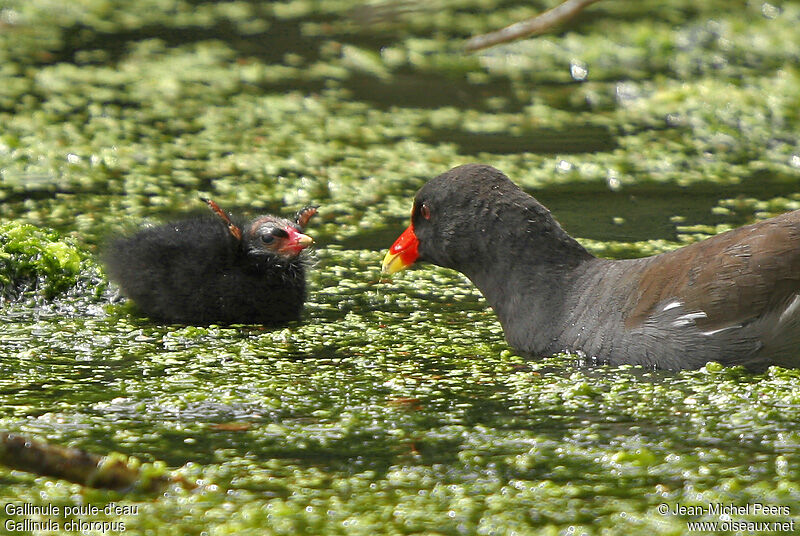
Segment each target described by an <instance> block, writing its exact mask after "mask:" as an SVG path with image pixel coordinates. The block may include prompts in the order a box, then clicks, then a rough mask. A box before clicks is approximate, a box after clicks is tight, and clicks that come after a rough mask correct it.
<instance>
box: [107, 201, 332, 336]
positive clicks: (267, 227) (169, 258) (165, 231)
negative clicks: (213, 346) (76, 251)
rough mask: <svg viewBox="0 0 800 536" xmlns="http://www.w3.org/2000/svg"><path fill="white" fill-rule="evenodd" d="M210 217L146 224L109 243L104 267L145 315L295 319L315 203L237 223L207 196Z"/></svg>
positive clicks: (206, 320) (184, 319) (187, 319)
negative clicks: (288, 215) (292, 213)
mask: <svg viewBox="0 0 800 536" xmlns="http://www.w3.org/2000/svg"><path fill="white" fill-rule="evenodd" d="M203 201H205V202H206V203H207V204H208V205H209V207H210V208H211V209H212V210H213V211H214V213H215V214H216V216H212V215H209V216H206V217H195V218H191V219H186V220H182V221H178V222H174V223H167V224H165V225H161V226H158V227H151V228H149V229H144V230H142V231H140V232H138V233H136V234H134V235H133V236H129V237H123V238H119V239H117V240H115V241H113V242H112V243H111V245H110V247H109V248H108V249H107V250H106V252H105V254H104V258H103V260H104V262H105V265H106V270H107V272H108V275H109V277H110V278H111V280H113V281H114V282H116V283H117V284H118V285H119V286H120V288H121V289H122V292H123V293H124V294H125V295H126V296H128V297H129V298H131V299H132V300H133V301H134V302H135V303H136V305H137V306H138V307H139V308H140V309H141V310H142V311H143V312H144V313H145V314H146V315H147V316H149V317H150V318H152V319H154V320H159V321H166V322H175V323H182V324H210V323H222V324H231V323H248V324H252V323H258V324H267V325H275V324H281V323H285V322H287V321H290V320H295V319H297V318H299V316H300V313H301V311H302V309H303V302H304V301H305V297H306V280H305V260H304V258H303V255H301V253H302V251H303V250H304V249H305V248H306V247H308V246H309V245H310V244H312V243H313V240H312V239H311V237H309V236H307V235H305V234H303V233H302V230H303V228H304V227H305V226H306V224H307V223H308V220H309V219H311V217H312V216H313V215H314V214H316V212H317V207H306V208H304V209H302V210H301V211H299V212H298V213H297V216H296V217H295V220H294V221H289V220H286V219H283V218H279V217H277V216H259V217H258V218H256V219H255V220H253V221H252V222H250V223H247V224H244V225H243V224H241V223H236V222H234V221H232V220H231V219H230V217H229V216H228V215H227V214H226V213H225V212H224V211H223V210H222V209H220V208H219V206H218V205H217V204H216V203H214V202H213V201H211V200H207V199H203Z"/></svg>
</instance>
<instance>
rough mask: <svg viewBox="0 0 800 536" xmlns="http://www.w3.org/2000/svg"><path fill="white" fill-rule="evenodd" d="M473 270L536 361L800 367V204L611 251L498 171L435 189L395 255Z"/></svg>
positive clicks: (391, 256)
mask: <svg viewBox="0 0 800 536" xmlns="http://www.w3.org/2000/svg"><path fill="white" fill-rule="evenodd" d="M418 260H419V261H427V262H431V263H433V264H436V265H439V266H443V267H447V268H452V269H454V270H458V271H459V272H461V273H463V274H464V275H466V276H467V277H468V278H469V279H470V280H471V281H472V282H473V283H474V284H475V285H476V286H477V287H478V289H479V290H480V291H481V293H482V294H483V295H484V297H485V298H486V300H487V301H488V302H489V304H490V305H491V306H492V308H493V309H494V310H495V312H496V313H497V316H498V318H499V320H500V323H501V324H502V326H503V331H504V332H505V336H506V339H507V340H508V342H509V344H510V345H511V346H512V347H514V348H515V349H516V350H517V351H519V352H521V353H523V354H528V355H531V354H532V355H536V356H546V355H551V354H554V353H558V352H572V353H578V354H584V355H586V356H587V357H592V358H596V359H597V360H598V361H599V362H601V363H608V364H611V365H619V364H641V365H646V366H654V367H658V368H666V369H684V368H697V367H700V366H702V365H704V364H705V363H706V362H708V361H717V362H720V363H722V364H725V365H745V366H747V367H750V368H753V369H761V368H764V367H766V366H768V365H772V364H777V365H782V366H790V367H794V366H800V211H794V212H789V213H786V214H783V215H781V216H778V217H775V218H772V219H769V220H766V221H762V222H759V223H755V224H752V225H747V226H745V227H741V228H738V229H735V230H732V231H729V232H726V233H722V234H719V235H717V236H714V237H711V238H709V239H707V240H704V241H702V242H698V243H695V244H692V245H689V246H686V247H683V248H680V249H677V250H675V251H671V252H668V253H663V254H661V255H655V256H652V257H647V258H641V259H627V260H607V259H599V258H596V257H594V256H593V255H591V254H590V253H589V252H587V251H586V249H584V248H583V247H582V246H581V245H580V244H579V243H578V242H577V241H575V240H574V239H573V238H571V237H570V236H569V235H568V234H567V233H566V232H565V231H564V230H563V229H562V228H561V226H560V225H559V224H558V223H557V222H556V220H555V219H554V218H553V217H552V216H551V215H550V212H549V211H548V210H547V209H546V208H545V207H544V206H542V205H541V204H540V203H539V202H538V201H536V199H534V198H533V197H531V196H530V195H528V194H527V193H525V192H523V191H522V190H521V189H520V188H519V187H517V186H516V185H515V184H514V183H513V182H511V181H510V180H509V179H508V177H506V176H505V175H504V174H503V173H501V172H500V171H498V170H497V169H494V168H492V167H490V166H486V165H479V164H467V165H464V166H459V167H456V168H454V169H451V170H450V171H448V172H447V173H444V174H442V175H439V176H438V177H436V178H434V179H432V180H431V181H429V182H428V183H427V184H425V185H424V186H423V187H422V188H421V189H420V190H419V192H417V195H416V197H415V199H414V206H413V211H412V215H411V225H410V226H409V227H408V229H406V231H405V232H404V233H403V234H402V235H401V236H400V237H399V238H398V239H397V241H396V242H395V243H394V245H393V246H392V247H391V249H390V250H389V252H388V254H387V255H386V257H385V258H384V261H383V271H384V272H385V273H389V274H391V273H394V272H397V271H399V270H402V269H403V268H406V267H407V266H409V265H411V264H413V263H414V262H415V261H418Z"/></svg>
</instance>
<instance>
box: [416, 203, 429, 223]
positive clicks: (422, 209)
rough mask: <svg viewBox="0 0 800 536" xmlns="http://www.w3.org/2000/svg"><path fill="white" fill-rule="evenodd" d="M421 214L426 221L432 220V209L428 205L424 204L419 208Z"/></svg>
mask: <svg viewBox="0 0 800 536" xmlns="http://www.w3.org/2000/svg"><path fill="white" fill-rule="evenodd" d="M419 213H420V214H422V217H423V218H425V219H426V220H429V219H431V207H429V206H428V203H422V206H420V207H419Z"/></svg>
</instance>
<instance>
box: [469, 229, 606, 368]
mask: <svg viewBox="0 0 800 536" xmlns="http://www.w3.org/2000/svg"><path fill="white" fill-rule="evenodd" d="M554 223H555V222H554ZM555 226H556V227H555V228H553V229H552V231H553V232H550V233H548V234H547V235H542V234H540V233H539V234H536V235H534V234H528V233H525V236H524V237H523V236H520V235H519V234H518V235H517V238H516V240H513V241H507V242H505V243H506V244H508V243H513V244H517V248H516V249H515V250H513V251H504V252H502V251H497V252H495V255H493V256H492V258H493V260H494V261H493V262H492V263H487V264H484V265H481V266H475V267H473V269H471V270H469V272H467V271H464V273H465V275H467V277H469V278H470V280H471V281H472V282H473V283H474V284H475V286H476V287H478V289H479V290H480V291H481V293H482V294H483V296H484V297H485V298H486V300H487V302H489V305H491V306H492V308H493V309H494V311H495V312H496V313H497V316H498V318H499V320H500V323H501V324H502V325H503V331H504V332H505V335H506V339H507V340H508V342H509V344H511V346H513V347H514V348H515V349H517V350H518V351H524V352H530V353H537V352H544V351H546V349H548V348H549V347H550V346H551V345H552V344H553V340H554V338H556V337H557V336H558V335H559V334H560V332H561V331H562V329H563V323H564V322H565V320H564V319H565V311H564V308H565V302H566V301H567V298H568V297H569V296H570V295H571V292H572V289H573V287H574V286H575V284H576V281H577V280H578V279H579V278H580V276H581V274H582V273H583V272H584V270H585V268H586V266H587V265H588V264H589V263H590V262H591V261H593V260H596V259H595V257H594V256H592V255H591V254H590V253H589V252H588V251H586V249H584V248H583V246H581V245H580V244H578V242H577V241H575V240H574V239H573V238H571V237H570V236H569V235H567V234H566V233H565V232H564V231H563V230H562V229H561V228H560V227H559V226H558V224H557V223H556V224H555ZM502 246H503V244H502V243H499V244H498V247H499V248H502Z"/></svg>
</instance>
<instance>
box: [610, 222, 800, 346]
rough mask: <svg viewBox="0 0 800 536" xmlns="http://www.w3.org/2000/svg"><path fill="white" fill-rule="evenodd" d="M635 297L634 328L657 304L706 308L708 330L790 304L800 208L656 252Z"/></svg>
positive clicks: (795, 288)
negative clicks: (684, 245)
mask: <svg viewBox="0 0 800 536" xmlns="http://www.w3.org/2000/svg"><path fill="white" fill-rule="evenodd" d="M652 259H653V261H655V262H650V263H649V264H648V266H647V268H645V270H644V271H643V272H642V276H641V279H640V280H639V288H638V294H637V295H636V296H635V297H632V298H633V299H635V300H636V303H635V304H630V305H631V308H629V309H628V310H631V309H632V311H633V312H632V313H631V314H630V315H629V316H628V318H627V319H626V320H625V326H626V327H627V328H629V329H633V328H636V327H638V326H641V325H642V323H643V322H645V321H646V320H647V319H648V318H649V317H650V316H651V315H653V313H654V312H656V311H657V309H659V308H661V309H662V310H665V309H666V308H669V307H670V304H674V306H678V305H681V306H682V308H683V310H684V311H688V312H702V313H704V314H705V315H704V316H698V317H696V318H694V322H695V324H696V325H697V326H698V327H699V328H701V329H703V330H714V329H722V328H725V327H726V326H730V325H735V324H742V323H746V322H748V321H749V320H752V319H754V318H757V317H760V316H763V315H764V314H766V313H769V312H770V311H777V310H778V309H779V308H781V307H785V306H786V305H787V303H789V301H790V300H791V299H793V297H794V295H795V294H796V293H798V292H799V291H800V210H796V211H794V212H788V213H786V214H783V215H781V216H778V217H776V218H772V219H770V220H766V221H763V222H759V223H755V224H752V225H747V226H745V227H740V228H739V229H735V230H733V231H729V232H727V233H723V234H720V235H717V236H714V237H712V238H709V239H708V240H704V241H703V242H699V243H697V244H692V245H691V246H687V247H684V248H681V249H678V250H675V251H672V252H669V253H664V254H662V255H658V256H657V257H653V258H652Z"/></svg>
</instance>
